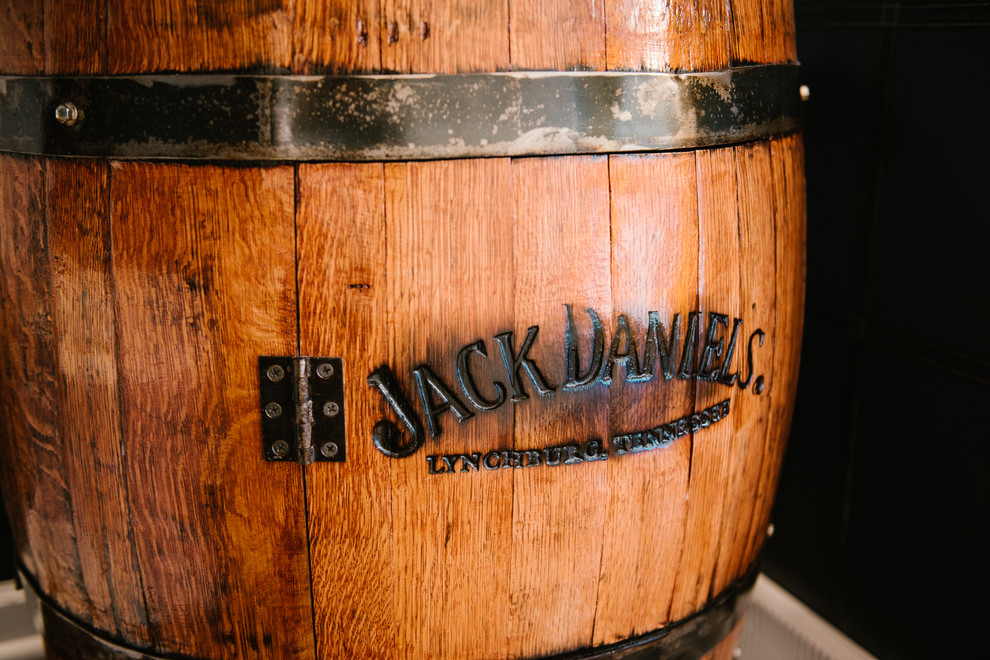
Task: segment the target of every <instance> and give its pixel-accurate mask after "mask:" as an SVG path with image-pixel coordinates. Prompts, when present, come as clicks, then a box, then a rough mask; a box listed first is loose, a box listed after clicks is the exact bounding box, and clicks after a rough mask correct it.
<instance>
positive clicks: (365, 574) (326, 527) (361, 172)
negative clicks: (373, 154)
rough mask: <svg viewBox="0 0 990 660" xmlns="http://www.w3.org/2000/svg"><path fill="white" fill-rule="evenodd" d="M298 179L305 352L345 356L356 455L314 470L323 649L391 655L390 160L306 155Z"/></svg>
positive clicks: (311, 504) (311, 491)
mask: <svg viewBox="0 0 990 660" xmlns="http://www.w3.org/2000/svg"><path fill="white" fill-rule="evenodd" d="M298 180H299V188H298V190H299V202H298V203H299V206H298V210H297V226H298V232H297V243H296V245H297V250H298V254H299V260H298V264H297V268H298V273H299V323H300V326H299V332H300V352H301V353H302V354H303V355H316V356H338V355H339V356H340V357H342V358H343V363H344V385H345V397H346V398H345V401H344V411H345V416H346V417H345V420H346V424H347V437H348V439H349V442H348V445H347V462H346V463H342V464H333V465H321V464H315V465H310V466H309V467H308V468H307V470H306V493H307V509H308V517H309V525H310V530H309V542H310V556H311V557H312V561H311V566H312V573H313V611H314V614H315V617H316V636H317V637H316V643H317V655H318V657H328V658H339V657H362V658H364V657H379V658H389V657H393V655H394V652H393V647H394V643H395V634H396V630H395V629H396V619H395V613H394V606H393V595H392V592H393V588H394V578H393V575H392V572H393V571H392V497H391V488H392V479H391V474H390V466H389V464H388V463H387V462H385V461H383V460H382V458H383V457H382V455H381V454H380V453H379V452H378V450H376V449H375V447H374V445H373V444H372V443H371V442H370V441H369V438H370V437H371V429H372V426H373V425H374V423H375V422H376V421H377V420H379V419H382V418H383V417H385V416H386V414H387V407H388V406H387V405H385V403H384V401H383V400H381V399H380V398H379V399H374V398H372V397H370V396H369V393H370V392H369V390H368V386H367V383H366V382H365V379H366V378H367V377H368V374H369V373H371V371H372V370H373V369H375V368H376V367H378V366H379V365H380V364H381V363H382V362H384V361H385V356H387V354H388V347H389V336H388V332H387V328H388V322H387V319H388V314H389V311H388V310H389V308H388V304H387V303H388V298H387V289H386V272H385V250H386V246H385V233H386V228H385V214H384V210H385V206H384V203H385V189H384V167H383V166H382V165H381V164H380V163H378V164H367V165H345V164H325V165H300V166H299V172H298ZM341 190H346V191H347V194H346V195H341V194H338V193H339V191H341ZM341 236H344V237H346V238H345V239H343V240H341V239H340V238H339V237H341Z"/></svg>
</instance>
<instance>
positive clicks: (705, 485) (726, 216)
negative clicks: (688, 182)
mask: <svg viewBox="0 0 990 660" xmlns="http://www.w3.org/2000/svg"><path fill="white" fill-rule="evenodd" d="M696 159H697V168H698V236H699V240H698V262H699V265H698V298H699V308H700V311H699V314H698V318H697V323H698V332H697V335H696V337H697V347H696V349H695V351H696V352H695V354H694V356H693V359H692V360H691V363H692V364H691V365H690V372H691V373H692V374H693V377H694V378H695V379H697V384H696V387H697V394H696V397H695V399H696V403H695V409H696V410H702V409H704V408H707V407H709V406H711V405H714V404H716V403H718V402H720V401H723V400H725V399H729V400H730V403H729V408H730V411H731V409H732V403H733V402H734V401H735V399H736V398H737V396H738V395H737V394H736V392H735V390H734V389H728V388H726V387H725V386H723V385H722V384H720V383H712V382H706V381H702V380H701V379H700V378H698V375H699V371H700V370H701V369H702V367H703V366H704V364H703V363H704V360H703V354H704V350H703V348H702V347H703V345H705V344H706V341H705V340H706V332H705V329H707V328H709V327H710V321H711V317H710V316H709V314H710V313H712V312H716V311H717V312H719V313H722V314H728V315H729V316H730V319H731V318H732V317H734V316H735V315H736V312H737V311H738V309H739V275H738V273H739V243H738V238H737V236H738V221H737V218H736V180H735V167H734V159H733V152H732V150H731V149H714V150H702V151H698V152H696ZM723 310H724V311H723ZM730 323H731V320H730ZM687 327H689V326H687ZM717 330H718V326H716V331H717ZM688 337H689V331H688V329H687V328H686V329H685V337H684V342H685V344H686V343H687V342H688V341H689V338H688ZM726 341H728V340H727V339H726ZM715 360H717V358H715ZM684 366H686V365H684V364H683V360H682V367H681V370H679V373H680V372H682V371H684V369H683V367H684ZM730 416H734V413H732V412H730ZM731 431H732V427H731V426H730V425H728V424H715V425H713V426H712V427H711V428H708V429H704V430H703V431H699V432H698V433H695V434H692V435H691V436H690V438H691V458H690V473H689V475H688V489H687V493H686V494H685V497H686V498H687V500H688V502H687V517H686V522H685V531H684V539H685V541H684V546H683V552H682V554H681V559H680V562H679V563H678V565H679V572H678V575H677V581H676V582H675V584H674V596H673V601H672V603H671V611H670V617H671V620H675V621H676V620H678V619H682V618H684V617H686V616H688V615H689V614H690V613H691V612H695V611H697V610H699V609H701V607H702V606H703V605H704V604H705V603H706V602H707V601H708V600H709V598H710V597H711V596H713V595H715V594H713V593H711V579H712V574H713V572H714V570H715V562H716V560H717V558H718V540H719V538H718V537H719V531H720V529H721V521H722V507H723V505H724V502H725V483H726V481H727V480H728V478H729V476H730V475H729V455H730V453H731V444H732V442H733V434H732V432H731Z"/></svg>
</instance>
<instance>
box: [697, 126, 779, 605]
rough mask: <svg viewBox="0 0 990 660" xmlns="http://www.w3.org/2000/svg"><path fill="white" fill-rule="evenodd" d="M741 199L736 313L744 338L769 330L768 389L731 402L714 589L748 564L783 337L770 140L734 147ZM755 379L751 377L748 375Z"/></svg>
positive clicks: (761, 368) (760, 349) (743, 360)
mask: <svg viewBox="0 0 990 660" xmlns="http://www.w3.org/2000/svg"><path fill="white" fill-rule="evenodd" d="M734 151H735V167H736V178H737V186H736V190H737V195H738V197H739V288H740V299H741V302H742V306H741V309H740V317H741V318H743V319H745V324H746V325H744V326H741V327H742V328H743V329H744V330H745V332H743V333H742V334H741V336H740V340H747V341H748V338H749V337H750V335H751V333H752V332H753V331H754V330H756V329H763V330H764V331H765V332H766V333H767V335H766V338H765V341H764V343H763V345H762V346H759V342H758V340H757V342H756V343H755V344H754V346H755V349H754V350H755V351H756V355H757V361H756V365H757V369H758V372H757V373H758V375H761V376H763V377H764V379H765V381H766V383H767V384H768V388H769V389H768V390H767V391H766V392H764V393H763V394H761V395H756V394H755V391H754V389H753V388H754V387H755V385H752V384H751V385H750V387H749V388H748V389H747V392H746V393H745V395H744V396H739V397H737V398H736V400H735V402H734V411H733V413H732V416H733V419H732V425H733V437H734V438H736V441H735V442H734V443H733V449H732V451H733V455H732V456H731V457H730V458H731V462H732V467H731V469H730V475H731V477H730V479H731V481H730V482H729V490H728V491H727V496H726V507H725V514H724V516H723V522H722V532H721V535H720V540H719V560H718V565H717V568H716V571H715V576H714V578H713V585H712V592H713V593H720V592H722V591H723V590H724V589H726V588H728V587H729V585H730V584H731V583H732V581H733V580H735V579H737V578H738V577H739V576H740V575H742V574H743V573H745V571H746V569H747V567H748V565H749V552H748V549H749V548H748V544H749V530H750V528H751V526H752V515H753V509H754V508H755V507H754V505H756V504H758V499H757V498H758V497H759V486H760V477H761V473H760V469H761V466H762V464H763V459H764V456H763V451H762V448H763V447H764V445H765V443H766V434H767V432H768V425H767V420H768V419H769V416H770V401H771V396H768V394H769V393H770V392H772V391H774V390H775V389H776V378H775V375H774V373H773V365H774V360H773V354H774V349H775V348H776V347H777V345H778V343H779V342H780V341H781V340H780V339H778V337H777V336H776V307H775V303H776V295H775V292H776V281H775V278H776V272H775V262H776V252H775V249H774V236H775V235H774V227H773V222H772V221H771V219H772V218H773V217H774V211H773V190H772V187H771V186H768V185H767V182H768V181H770V180H771V178H770V177H771V170H770V143H769V142H767V141H764V142H756V143H753V144H749V145H743V146H739V147H735V148H734ZM746 349H747V346H745V345H743V344H739V345H738V346H737V347H736V356H735V364H736V368H735V369H734V370H733V371H734V373H737V374H738V378H746V377H747V376H748V373H747V372H748V364H747V357H748V356H747V353H748V350H746ZM753 377H754V378H756V377H757V375H756V374H754V375H753Z"/></svg>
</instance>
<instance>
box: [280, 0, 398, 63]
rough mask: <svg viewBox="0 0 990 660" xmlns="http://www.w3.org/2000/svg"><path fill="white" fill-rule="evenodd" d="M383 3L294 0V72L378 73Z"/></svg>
mask: <svg viewBox="0 0 990 660" xmlns="http://www.w3.org/2000/svg"><path fill="white" fill-rule="evenodd" d="M380 5H381V3H380V2H378V0H374V1H372V0H361V1H360V2H354V1H353V0H331V1H329V2H315V1H314V2H308V1H307V2H299V1H298V0H296V2H295V3H294V10H295V11H294V17H293V23H292V53H293V55H292V72H293V73H296V74H318V73H344V72H346V73H377V72H379V71H380V70H381V66H382V34H383V32H382V29H381V25H382V21H381V14H380Z"/></svg>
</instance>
